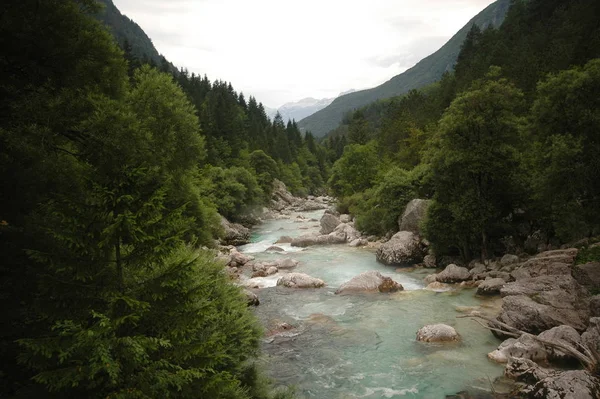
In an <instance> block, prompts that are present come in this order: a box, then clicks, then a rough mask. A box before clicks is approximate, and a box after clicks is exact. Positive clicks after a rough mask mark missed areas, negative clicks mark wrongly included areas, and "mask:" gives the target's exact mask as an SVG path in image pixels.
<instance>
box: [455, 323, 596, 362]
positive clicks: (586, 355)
mask: <svg viewBox="0 0 600 399" xmlns="http://www.w3.org/2000/svg"><path fill="white" fill-rule="evenodd" d="M457 318H459V319H465V318H469V319H473V320H474V321H475V322H477V323H478V324H479V325H481V326H483V327H484V328H487V329H488V330H491V331H496V332H498V333H500V334H504V335H508V336H511V337H515V338H519V337H521V336H527V337H530V338H532V339H534V340H535V341H537V342H539V343H541V344H542V345H544V346H548V347H551V348H554V349H559V350H561V351H563V352H566V353H568V354H570V355H572V356H573V357H574V358H576V359H577V360H579V361H580V362H581V364H582V365H583V366H584V367H585V368H586V369H588V370H589V371H592V372H593V371H595V370H596V369H597V368H598V366H599V365H600V355H599V354H598V352H597V351H596V350H595V348H592V349H590V348H588V347H586V346H585V345H579V346H580V347H581V349H582V351H579V350H577V349H576V348H574V347H572V346H571V345H569V344H567V343H563V342H558V341H549V340H547V339H543V338H540V337H538V336H537V335H533V334H529V333H528V332H525V331H521V330H519V329H517V328H514V327H511V326H509V325H508V324H506V323H503V322H501V321H498V320H495V319H492V318H489V317H487V316H483V315H482V314H481V313H479V312H472V313H471V314H468V315H463V316H457ZM477 319H481V320H485V321H487V322H489V323H491V324H492V325H493V326H495V327H499V328H495V327H492V326H490V325H485V324H483V323H482V322H481V321H479V320H477Z"/></svg>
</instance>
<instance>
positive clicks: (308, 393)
mask: <svg viewBox="0 0 600 399" xmlns="http://www.w3.org/2000/svg"><path fill="white" fill-rule="evenodd" d="M322 214H323V211H317V212H308V213H302V214H301V215H302V216H303V217H305V219H297V217H296V216H297V215H300V214H294V215H293V216H292V218H291V219H289V220H287V219H286V220H270V221H267V222H265V223H263V224H261V225H259V226H257V227H256V228H255V229H254V230H253V234H252V238H251V239H252V243H251V244H248V245H245V246H242V247H240V251H242V252H244V253H246V254H251V255H253V256H255V257H256V258H257V260H268V259H276V258H281V257H282V256H285V257H291V258H294V259H297V260H298V261H300V265H299V266H298V267H297V268H296V269H295V270H294V271H296V272H301V273H306V274H309V275H311V276H313V277H318V278H320V279H323V280H324V281H325V282H326V283H327V286H326V287H325V288H321V289H314V290H313V289H311V290H300V289H297V290H294V289H288V288H282V287H275V286H274V285H275V283H276V280H277V278H278V276H273V277H269V278H265V279H260V281H261V284H263V285H264V286H266V288H263V289H261V290H260V291H258V295H259V298H260V301H261V304H260V306H258V307H257V308H256V314H257V316H258V317H259V319H260V320H261V322H262V323H263V325H264V326H265V329H266V330H270V329H272V328H274V327H275V326H277V325H278V324H281V323H288V324H289V325H291V326H293V328H291V329H289V330H286V331H284V332H283V333H282V334H275V335H269V334H267V336H266V337H265V339H264V340H263V353H264V356H263V359H262V361H263V362H264V366H265V368H266V369H267V371H268V373H269V375H270V376H271V377H272V378H273V379H274V380H275V381H276V382H277V383H278V384H285V385H294V386H296V388H297V393H298V396H299V398H318V399H342V398H344V399H346V398H368V399H376V398H432V399H434V398H444V397H445V395H448V394H454V393H456V392H459V391H463V390H465V389H468V390H469V391H470V392H480V391H486V390H489V387H490V381H493V380H494V379H495V378H496V377H498V376H500V375H502V372H503V367H502V366H500V365H498V364H495V363H493V362H491V361H490V360H488V359H487V357H486V354H487V353H488V352H490V351H492V350H494V349H496V347H497V346H498V344H499V341H498V340H497V339H495V338H494V336H493V335H492V334H491V333H490V332H489V331H487V330H485V329H484V328H482V327H480V326H479V325H477V324H475V323H474V322H473V321H472V320H470V319H457V318H456V316H457V315H460V314H461V311H462V312H464V311H465V310H466V309H471V308H472V307H477V308H480V309H483V310H486V309H487V310H493V309H495V308H496V307H497V306H499V301H498V299H492V300H480V299H478V298H476V297H475V296H474V290H472V289H464V290H462V289H456V290H451V291H447V292H432V291H429V290H425V289H424V287H425V285H424V284H423V277H425V276H426V275H427V274H430V273H432V272H433V271H432V270H431V269H429V270H427V269H418V268H417V269H411V268H404V269H396V268H394V267H389V266H385V265H382V264H379V263H377V262H376V260H375V254H374V252H373V250H372V249H366V248H350V247H348V246H347V245H335V246H333V245H332V246H321V247H309V248H306V249H300V248H292V247H290V245H289V244H282V245H278V246H281V247H282V248H284V249H286V253H285V254H284V255H282V254H269V253H265V252H264V251H265V249H266V248H268V247H269V246H270V245H273V243H274V242H275V241H277V239H278V238H279V237H280V236H284V235H286V236H291V237H294V236H298V235H301V234H306V233H308V232H311V231H317V230H318V229H319V222H318V221H315V220H319V219H320V217H321V216H322ZM311 219H313V220H312V221H311ZM368 270H378V271H379V272H381V273H382V274H384V275H386V276H390V277H392V278H393V279H394V280H396V281H398V282H399V283H401V284H402V285H403V286H404V289H405V290H404V291H402V292H398V293H394V294H379V293H378V294H364V295H345V296H339V295H335V294H334V292H335V290H336V289H337V288H338V287H339V286H340V285H341V284H342V283H344V282H345V281H347V280H349V279H351V278H352V277H354V276H356V275H358V274H360V273H362V272H364V271H368ZM436 323H445V324H449V325H452V326H454V327H455V328H456V330H457V331H458V332H459V334H460V335H461V338H462V340H461V342H460V343H456V344H431V343H421V342H417V341H416V340H415V335H416V332H417V330H418V329H419V328H421V327H423V326H424V325H426V324H436Z"/></svg>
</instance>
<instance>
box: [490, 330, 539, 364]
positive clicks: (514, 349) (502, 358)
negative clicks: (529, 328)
mask: <svg viewBox="0 0 600 399" xmlns="http://www.w3.org/2000/svg"><path fill="white" fill-rule="evenodd" d="M547 357H548V352H547V351H546V348H545V347H544V345H542V344H541V343H540V342H539V341H536V340H535V339H534V338H532V337H531V336H529V335H522V336H520V337H519V338H518V339H515V338H509V339H507V340H506V341H504V342H502V343H501V344H500V346H498V349H496V350H495V351H493V352H490V353H488V358H490V359H491V360H493V361H495V362H497V363H508V361H509V360H510V359H511V358H524V359H529V360H533V361H534V362H540V361H544V360H546V358H547Z"/></svg>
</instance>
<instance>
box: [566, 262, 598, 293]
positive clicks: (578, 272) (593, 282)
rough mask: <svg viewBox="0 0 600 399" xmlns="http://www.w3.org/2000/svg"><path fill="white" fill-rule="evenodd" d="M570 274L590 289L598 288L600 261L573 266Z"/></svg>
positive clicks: (595, 289)
mask: <svg viewBox="0 0 600 399" xmlns="http://www.w3.org/2000/svg"><path fill="white" fill-rule="evenodd" d="M572 275H573V277H574V278H575V280H577V282H578V283H579V284H581V285H583V286H584V287H586V288H587V289H588V290H590V291H597V290H599V289H600V262H590V263H586V264H584V265H576V266H573V270H572Z"/></svg>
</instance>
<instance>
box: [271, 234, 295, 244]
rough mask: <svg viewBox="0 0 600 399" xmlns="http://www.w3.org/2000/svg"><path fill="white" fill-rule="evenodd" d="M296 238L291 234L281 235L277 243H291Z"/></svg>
mask: <svg viewBox="0 0 600 399" xmlns="http://www.w3.org/2000/svg"><path fill="white" fill-rule="evenodd" d="M293 240H294V239H293V238H292V237H290V236H281V237H279V239H278V240H277V241H276V242H275V244H291V243H292V241H293Z"/></svg>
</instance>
